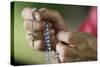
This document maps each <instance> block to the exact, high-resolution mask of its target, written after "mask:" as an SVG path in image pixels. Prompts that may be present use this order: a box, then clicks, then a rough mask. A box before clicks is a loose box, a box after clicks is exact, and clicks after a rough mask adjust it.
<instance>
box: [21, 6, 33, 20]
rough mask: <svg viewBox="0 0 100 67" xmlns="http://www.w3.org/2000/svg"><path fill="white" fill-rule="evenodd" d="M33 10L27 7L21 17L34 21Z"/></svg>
mask: <svg viewBox="0 0 100 67" xmlns="http://www.w3.org/2000/svg"><path fill="white" fill-rule="evenodd" d="M32 13H33V11H32V9H31V8H29V7H26V8H24V9H23V10H22V12H21V16H22V17H23V19H32Z"/></svg>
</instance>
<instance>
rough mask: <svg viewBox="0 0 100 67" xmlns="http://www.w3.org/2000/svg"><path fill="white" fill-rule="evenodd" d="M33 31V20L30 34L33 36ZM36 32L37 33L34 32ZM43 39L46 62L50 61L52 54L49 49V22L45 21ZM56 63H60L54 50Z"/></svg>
mask: <svg viewBox="0 0 100 67" xmlns="http://www.w3.org/2000/svg"><path fill="white" fill-rule="evenodd" d="M36 10H37V9H35V8H34V9H33V11H36ZM33 33H36V32H35V31H34V30H33V22H32V36H33V38H34V35H33ZM36 34H37V33H36ZM44 40H45V53H46V63H47V64H48V63H51V59H50V58H51V56H52V51H51V42H50V32H49V24H48V22H45V28H44ZM33 44H34V39H33ZM56 63H60V59H59V53H58V52H57V51H56Z"/></svg>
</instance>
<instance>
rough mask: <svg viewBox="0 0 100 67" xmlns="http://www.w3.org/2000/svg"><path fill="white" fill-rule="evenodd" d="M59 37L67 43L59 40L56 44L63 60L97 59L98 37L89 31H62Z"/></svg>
mask: <svg viewBox="0 0 100 67" xmlns="http://www.w3.org/2000/svg"><path fill="white" fill-rule="evenodd" d="M58 39H59V40H60V41H63V42H65V43H67V44H66V45H64V44H63V43H61V42H59V43H58V44H57V46H56V50H57V52H58V53H59V54H60V55H59V57H60V60H61V62H63V63H64V62H71V61H88V60H96V58H97V49H96V48H97V46H96V45H97V43H96V37H94V36H92V35H90V34H88V33H80V32H63V31H62V32H59V34H58ZM72 59H74V60H72Z"/></svg>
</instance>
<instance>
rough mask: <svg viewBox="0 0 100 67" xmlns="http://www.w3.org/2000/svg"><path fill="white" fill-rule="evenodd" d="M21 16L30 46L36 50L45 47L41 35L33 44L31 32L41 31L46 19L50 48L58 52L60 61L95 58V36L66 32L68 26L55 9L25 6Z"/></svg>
mask: <svg viewBox="0 0 100 67" xmlns="http://www.w3.org/2000/svg"><path fill="white" fill-rule="evenodd" d="M22 17H23V19H24V28H25V32H26V38H27V40H28V43H29V45H30V47H32V48H35V49H37V50H44V49H45V45H44V39H43V36H41V39H39V40H35V41H34V44H33V39H35V38H33V37H32V33H34V31H33V30H37V31H38V32H41V33H43V32H44V24H45V21H47V22H48V23H49V26H50V36H51V48H52V50H54V51H55V50H56V51H57V52H58V53H59V58H60V60H61V62H62V63H64V62H70V61H81V60H83V61H86V60H96V38H95V37H93V36H91V35H89V34H85V33H78V32H76V33H75V32H67V31H68V28H67V26H65V22H64V20H63V18H62V17H61V15H60V14H59V13H58V12H57V11H52V10H48V9H46V8H41V9H39V10H38V12H35V11H33V10H32V9H31V8H28V7H27V8H24V9H23V10H22ZM32 25H33V26H32ZM29 34H30V35H29ZM54 60H55V59H54Z"/></svg>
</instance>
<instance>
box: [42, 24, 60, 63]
mask: <svg viewBox="0 0 100 67" xmlns="http://www.w3.org/2000/svg"><path fill="white" fill-rule="evenodd" d="M44 39H45V48H46V63H50V61H51V59H50V57H51V55H52V53H51V52H52V51H51V43H50V32H49V24H48V23H47V22H46V23H45V30H44ZM56 63H60V59H59V53H58V52H57V51H56Z"/></svg>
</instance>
